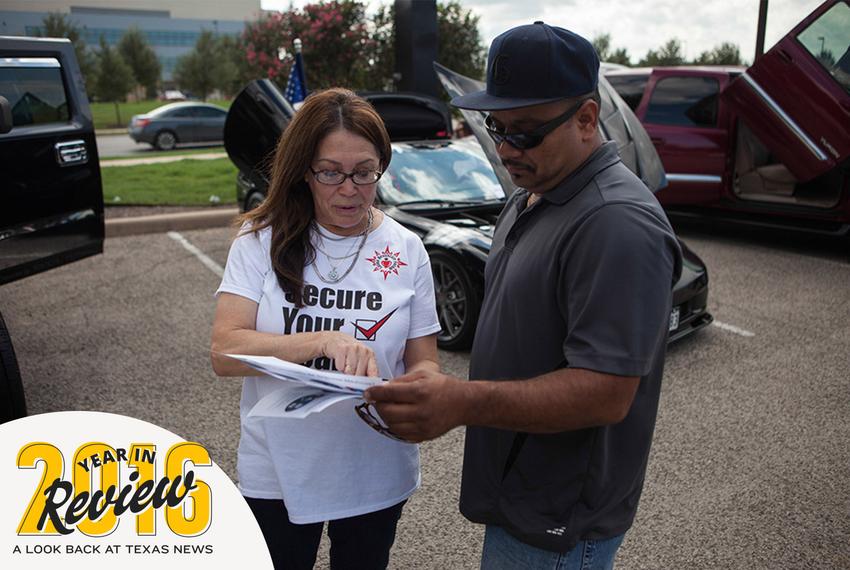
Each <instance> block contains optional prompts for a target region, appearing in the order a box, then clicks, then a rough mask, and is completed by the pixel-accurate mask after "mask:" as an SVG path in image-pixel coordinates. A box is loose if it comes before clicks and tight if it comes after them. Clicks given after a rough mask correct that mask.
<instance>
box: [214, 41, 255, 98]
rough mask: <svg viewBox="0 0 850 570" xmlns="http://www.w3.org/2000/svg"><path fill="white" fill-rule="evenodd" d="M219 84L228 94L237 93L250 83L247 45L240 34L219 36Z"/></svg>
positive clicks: (230, 95) (229, 95)
mask: <svg viewBox="0 0 850 570" xmlns="http://www.w3.org/2000/svg"><path fill="white" fill-rule="evenodd" d="M217 49H218V53H219V56H218V61H219V65H220V67H219V72H218V79H217V82H218V85H217V87H218V88H219V89H221V91H222V92H223V93H224V94H225V95H227V96H228V97H232V96H234V95H236V94H237V93H238V92H239V90H240V89H242V87H243V86H244V85H245V84H246V83H248V82H249V81H250V80H251V79H254V78H253V77H251V76H250V75H249V73H248V70H247V67H248V66H247V62H246V61H245V45H244V44H243V43H242V38H240V37H239V36H230V35H225V36H220V37H219V38H218V46H217Z"/></svg>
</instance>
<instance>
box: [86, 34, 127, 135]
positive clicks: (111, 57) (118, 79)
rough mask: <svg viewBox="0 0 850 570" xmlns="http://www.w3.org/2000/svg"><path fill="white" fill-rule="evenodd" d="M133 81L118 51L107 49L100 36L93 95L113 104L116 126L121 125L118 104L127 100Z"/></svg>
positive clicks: (107, 46)
mask: <svg viewBox="0 0 850 570" xmlns="http://www.w3.org/2000/svg"><path fill="white" fill-rule="evenodd" d="M134 81H135V80H134V78H133V70H132V69H130V66H129V65H127V64H126V63H125V62H124V59H123V58H122V57H121V54H120V53H119V52H118V50H116V49H113V48H111V47H109V45H108V44H107V43H106V40H105V39H103V36H101V37H100V51H99V52H98V54H97V74H96V79H95V82H94V94H95V95H96V96H97V98H98V99H100V100H101V101H112V102H113V103H115V120H116V122H117V124H118V125H123V121H122V120H121V112H120V111H119V109H118V102H119V101H124V100H125V99H126V98H127V92H128V91H130V90H131V89H132V88H133V84H134Z"/></svg>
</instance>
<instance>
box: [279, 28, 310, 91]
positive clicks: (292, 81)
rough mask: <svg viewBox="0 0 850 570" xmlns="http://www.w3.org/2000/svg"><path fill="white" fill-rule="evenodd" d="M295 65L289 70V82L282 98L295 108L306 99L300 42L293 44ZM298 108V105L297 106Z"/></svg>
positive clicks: (305, 83)
mask: <svg viewBox="0 0 850 570" xmlns="http://www.w3.org/2000/svg"><path fill="white" fill-rule="evenodd" d="M293 43H294V44H295V63H293V64H292V69H290V70H289V80H288V81H287V82H286V91H285V92H284V96H285V97H286V99H287V100H288V101H289V102H290V103H292V105H293V106H295V105H296V104H297V103H301V102H302V101H303V100H304V99H306V98H307V80H306V79H305V78H304V60H303V59H302V58H301V40H299V39H296V40H295V42H293ZM299 106H300V105H299Z"/></svg>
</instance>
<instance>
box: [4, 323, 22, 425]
mask: <svg viewBox="0 0 850 570" xmlns="http://www.w3.org/2000/svg"><path fill="white" fill-rule="evenodd" d="M26 415H27V406H26V398H25V397H24V385H23V383H22V382H21V372H20V370H18V359H17V358H15V349H14V348H12V337H11V336H10V335H9V330H8V329H7V328H6V322H5V321H4V320H3V314H2V313H0V423H4V422H9V421H12V420H15V419H18V418H22V417H24V416H26Z"/></svg>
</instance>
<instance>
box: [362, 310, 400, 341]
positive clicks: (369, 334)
mask: <svg viewBox="0 0 850 570" xmlns="http://www.w3.org/2000/svg"><path fill="white" fill-rule="evenodd" d="M396 311H398V309H393V310H392V311H390V312H389V313H388V314H387V315H385V316H384V317H382V318H381V320H380V321H378V322H376V323H375V324H374V325H372V326H371V327H369V328H368V329H367V328H363V327H361V326H360V325H358V324H357V323H356V322H355V323H352V324H353V325H354V328H356V329H357V330H358V331H360V334H362V335H363V336H364V337H366V340H375V333H377V332H378V330H380V328H381V327H382V326H384V323H386V322H387V321H388V320H390V317H391V316H393V313H395V312H396Z"/></svg>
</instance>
